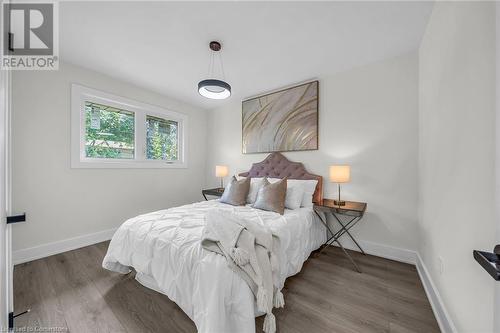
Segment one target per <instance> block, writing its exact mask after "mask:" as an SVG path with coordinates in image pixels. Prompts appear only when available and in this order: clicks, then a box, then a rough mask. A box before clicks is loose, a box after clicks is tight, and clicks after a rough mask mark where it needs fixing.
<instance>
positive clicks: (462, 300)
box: [419, 2, 497, 333]
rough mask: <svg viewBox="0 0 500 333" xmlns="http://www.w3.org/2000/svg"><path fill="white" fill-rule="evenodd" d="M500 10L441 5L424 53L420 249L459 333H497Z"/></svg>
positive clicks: (461, 4) (491, 6) (483, 5)
mask: <svg viewBox="0 0 500 333" xmlns="http://www.w3.org/2000/svg"><path fill="white" fill-rule="evenodd" d="M494 6H495V5H494V3H493V2H476V3H473V2H436V4H435V7H434V11H433V13H432V16H431V18H430V22H429V24H428V27H427V30H426V33H425V35H424V37H423V41H422V44H421V47H420V51H419V56H420V63H419V64H420V66H419V68H420V88H419V90H420V94H419V105H420V106H419V109H420V112H419V118H420V119H419V121H420V123H419V138H420V139H419V148H420V167H419V171H420V178H419V179H420V191H419V200H420V208H419V212H420V223H419V232H420V245H419V252H420V255H421V257H422V259H423V261H424V263H425V265H426V266H427V268H428V270H429V273H430V275H431V278H432V280H433V281H434V283H435V285H436V287H437V289H438V290H439V293H440V294H441V298H442V299H443V302H444V304H445V306H446V308H447V309H448V312H449V313H450V316H451V319H452V321H453V322H454V323H455V325H456V326H457V330H458V332H475V333H478V332H492V331H493V308H494V302H493V297H494V292H493V291H494V281H493V279H492V278H491V277H490V276H489V275H488V274H487V273H486V272H485V271H484V270H483V269H482V268H481V267H480V266H479V265H478V264H477V263H476V262H475V261H474V259H473V257H472V250H473V249H483V250H488V251H491V250H492V248H493V246H494V245H495V244H496V243H497V242H496V241H495V231H496V223H495V214H494V204H495V202H494V193H495V182H494V179H495V174H494V158H495V145H494V140H495V127H494V126H495V8H494ZM439 258H441V259H442V262H443V270H442V273H440V263H439Z"/></svg>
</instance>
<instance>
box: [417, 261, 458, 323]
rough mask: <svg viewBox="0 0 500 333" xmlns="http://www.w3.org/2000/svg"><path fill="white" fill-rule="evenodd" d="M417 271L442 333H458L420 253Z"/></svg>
mask: <svg viewBox="0 0 500 333" xmlns="http://www.w3.org/2000/svg"><path fill="white" fill-rule="evenodd" d="M417 271H418V275H419V276H420V281H422V284H423V286H424V289H425V293H426V294H427V298H428V299H429V302H430V303H431V306H432V311H434V316H435V317H436V320H437V322H438V324H439V328H440V329H441V332H443V333H456V332H457V328H456V327H455V324H453V321H452V320H451V317H450V315H449V313H448V311H447V310H446V307H445V306H444V303H443V300H442V299H441V296H440V295H439V291H438V290H437V288H436V286H435V285H434V282H432V279H431V276H430V275H429V271H428V270H427V267H426V266H425V264H424V261H423V260H422V258H421V257H420V255H419V254H418V253H417Z"/></svg>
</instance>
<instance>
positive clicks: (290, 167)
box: [239, 153, 323, 203]
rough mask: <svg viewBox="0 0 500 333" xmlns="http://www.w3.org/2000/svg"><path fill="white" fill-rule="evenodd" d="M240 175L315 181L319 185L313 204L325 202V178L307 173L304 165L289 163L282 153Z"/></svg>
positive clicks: (273, 155) (274, 154) (270, 156)
mask: <svg viewBox="0 0 500 333" xmlns="http://www.w3.org/2000/svg"><path fill="white" fill-rule="evenodd" d="M239 175H240V176H242V177H250V178H255V177H269V178H285V177H288V178H289V179H315V180H317V181H318V184H317V185H316V191H315V192H314V195H313V202H315V203H318V202H321V201H322V200H323V177H321V176H318V175H314V174H312V173H309V172H307V170H306V168H304V165H303V164H302V163H300V162H292V161H289V160H288V159H287V158H286V157H285V156H283V155H282V154H281V153H271V154H269V155H268V156H267V157H266V158H265V159H264V160H263V161H262V162H259V163H254V164H252V167H251V168H250V170H249V171H247V172H242V173H240V174H239Z"/></svg>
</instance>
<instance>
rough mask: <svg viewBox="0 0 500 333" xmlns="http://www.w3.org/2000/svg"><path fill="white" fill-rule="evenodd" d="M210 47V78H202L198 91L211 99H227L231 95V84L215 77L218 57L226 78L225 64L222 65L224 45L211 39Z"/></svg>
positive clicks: (222, 72)
mask: <svg viewBox="0 0 500 333" xmlns="http://www.w3.org/2000/svg"><path fill="white" fill-rule="evenodd" d="M208 46H209V47H210V50H211V51H210V62H209V65H208V76H209V79H205V80H202V81H200V82H199V83H198V92H199V93H200V95H201V96H203V97H206V98H210V99H226V98H228V97H229V96H231V86H230V85H229V84H228V83H227V82H225V81H223V80H218V79H215V78H214V77H215V58H216V57H218V59H219V64H220V71H221V74H222V79H224V66H223V65H222V57H221V55H220V50H221V49H222V46H221V44H220V43H219V42H217V41H211V42H210V44H209V45H208Z"/></svg>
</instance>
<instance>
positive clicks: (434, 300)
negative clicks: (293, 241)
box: [342, 240, 457, 333]
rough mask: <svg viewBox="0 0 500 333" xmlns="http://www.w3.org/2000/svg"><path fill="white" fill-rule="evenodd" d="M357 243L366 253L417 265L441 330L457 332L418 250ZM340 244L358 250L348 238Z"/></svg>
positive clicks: (447, 332) (451, 332)
mask: <svg viewBox="0 0 500 333" xmlns="http://www.w3.org/2000/svg"><path fill="white" fill-rule="evenodd" d="M358 243H359V245H361V247H362V248H363V250H365V252H366V253H367V254H371V255H374V256H377V257H382V258H386V259H390V260H396V261H400V262H404V263H408V264H413V265H415V266H416V267H417V271H418V275H419V277H420V280H421V281H422V285H423V286H424V289H425V293H426V294H427V298H428V299H429V303H430V304H431V307H432V311H433V312H434V316H435V317H436V320H437V322H438V324H439V328H440V329H441V332H443V333H456V332H457V329H456V327H455V325H454V324H453V321H452V320H451V318H450V315H449V314H448V311H447V310H446V307H445V305H444V303H443V301H442V299H441V296H440V295H439V291H438V290H437V288H436V286H435V285H434V283H433V282H432V279H431V276H430V275H429V272H428V270H427V268H426V266H425V264H424V262H423V261H422V258H421V257H420V255H419V254H418V252H416V251H412V250H407V249H401V248H397V247H392V246H387V245H382V244H378V243H372V242H368V241H358ZM342 245H343V246H344V247H345V248H346V249H349V250H354V251H358V252H359V249H358V248H357V247H356V245H355V244H354V243H353V242H348V240H345V241H343V242H342Z"/></svg>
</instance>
